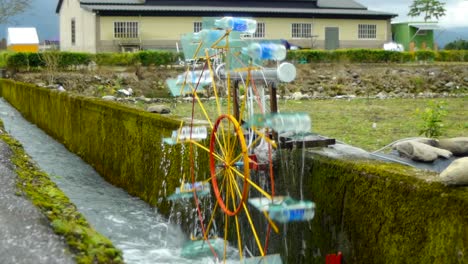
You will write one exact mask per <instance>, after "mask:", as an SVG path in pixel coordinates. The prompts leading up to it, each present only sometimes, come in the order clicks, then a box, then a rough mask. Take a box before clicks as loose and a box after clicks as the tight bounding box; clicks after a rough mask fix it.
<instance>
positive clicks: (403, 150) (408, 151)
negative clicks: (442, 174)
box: [393, 140, 452, 162]
mask: <svg viewBox="0 0 468 264" xmlns="http://www.w3.org/2000/svg"><path fill="white" fill-rule="evenodd" d="M393 148H394V149H395V150H397V151H398V153H399V154H400V156H403V157H406V158H409V159H412V160H415V161H422V162H433V161H434V160H436V159H437V158H438V157H443V158H450V157H451V156H452V152H450V151H448V150H445V149H440V148H436V147H432V146H429V145H426V144H424V143H421V142H418V141H416V140H407V141H403V142H399V143H396V144H395V145H393Z"/></svg>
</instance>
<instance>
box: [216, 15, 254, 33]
mask: <svg viewBox="0 0 468 264" xmlns="http://www.w3.org/2000/svg"><path fill="white" fill-rule="evenodd" d="M215 27H218V28H222V29H231V30H233V31H238V32H242V33H247V34H253V33H255V31H257V21H255V20H253V19H249V18H239V17H223V18H221V19H216V20H215Z"/></svg>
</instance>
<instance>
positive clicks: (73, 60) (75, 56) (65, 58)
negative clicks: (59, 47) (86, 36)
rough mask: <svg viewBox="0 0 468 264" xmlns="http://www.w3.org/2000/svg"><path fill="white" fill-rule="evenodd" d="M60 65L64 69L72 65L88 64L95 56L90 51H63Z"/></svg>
mask: <svg viewBox="0 0 468 264" xmlns="http://www.w3.org/2000/svg"><path fill="white" fill-rule="evenodd" d="M61 54H62V55H61V57H60V63H59V66H60V68H62V69H67V68H69V67H71V66H78V65H88V64H89V63H90V62H91V60H92V58H93V56H92V54H90V53H84V52H62V53H61Z"/></svg>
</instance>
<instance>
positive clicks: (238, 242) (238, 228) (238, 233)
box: [235, 215, 244, 262]
mask: <svg viewBox="0 0 468 264" xmlns="http://www.w3.org/2000/svg"><path fill="white" fill-rule="evenodd" d="M235 220H236V231H237V247H238V248H239V257H240V260H241V262H242V259H243V258H244V256H243V255H242V239H241V235H240V227H239V219H238V217H237V215H235Z"/></svg>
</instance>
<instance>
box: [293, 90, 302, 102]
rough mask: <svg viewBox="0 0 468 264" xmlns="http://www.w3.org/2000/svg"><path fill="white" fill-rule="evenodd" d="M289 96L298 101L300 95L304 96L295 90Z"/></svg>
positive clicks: (300, 97)
mask: <svg viewBox="0 0 468 264" xmlns="http://www.w3.org/2000/svg"><path fill="white" fill-rule="evenodd" d="M291 97H292V99H294V100H296V101H299V100H301V99H302V97H304V96H303V95H302V93H301V92H295V93H293V94H292V96H291Z"/></svg>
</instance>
